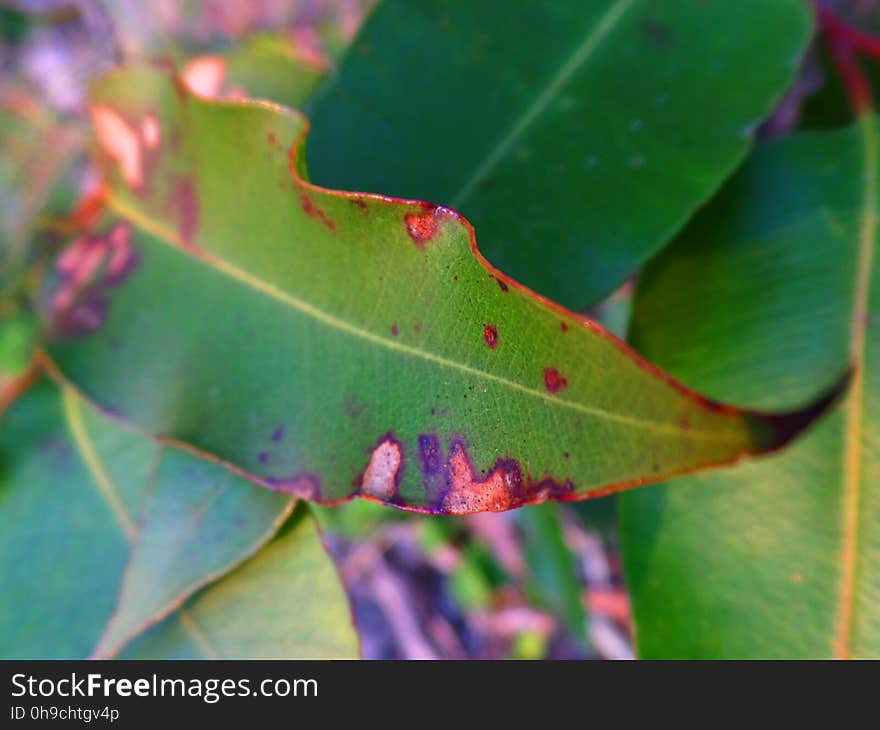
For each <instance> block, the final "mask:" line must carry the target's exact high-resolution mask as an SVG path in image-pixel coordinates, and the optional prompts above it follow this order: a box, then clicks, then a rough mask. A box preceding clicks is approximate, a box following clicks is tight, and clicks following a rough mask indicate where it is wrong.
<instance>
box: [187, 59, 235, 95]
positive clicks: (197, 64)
mask: <svg viewBox="0 0 880 730" xmlns="http://www.w3.org/2000/svg"><path fill="white" fill-rule="evenodd" d="M182 76H183V81H184V83H185V84H186V85H187V87H189V90H190V91H192V93H194V94H196V95H197V96H201V97H204V98H206V99H216V98H217V97H218V96H219V95H220V91H221V89H222V88H223V82H224V81H225V80H226V61H225V60H224V59H223V58H221V57H220V56H199V57H198V58H194V59H193V60H192V61H190V62H189V63H187V64H186V67H185V68H184V69H183V74H182Z"/></svg>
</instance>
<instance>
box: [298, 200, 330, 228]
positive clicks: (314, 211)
mask: <svg viewBox="0 0 880 730" xmlns="http://www.w3.org/2000/svg"><path fill="white" fill-rule="evenodd" d="M299 204H300V206H301V207H302V209H303V211H304V212H305V214H306V215H307V216H309V217H310V218H314V219H315V220H319V221H321V223H323V224H324V227H325V228H326V229H327V230H328V231H330V232H331V233H334V232H335V231H336V223H335V222H334V221H332V220H330V219H329V218H328V217H327V214H326V213H324V211H323V210H322V209H321V208H319V207H318V206H317V205H315V203H314V201H313V200H312V199H311V198H310V197H309V196H308V195H306V194H305V193H300V194H299Z"/></svg>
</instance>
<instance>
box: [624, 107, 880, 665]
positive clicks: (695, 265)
mask: <svg viewBox="0 0 880 730" xmlns="http://www.w3.org/2000/svg"><path fill="white" fill-rule="evenodd" d="M878 164H880V160H878V132H877V122H876V120H875V119H874V118H872V117H870V116H865V117H864V118H863V119H862V121H861V122H860V124H859V126H857V127H854V128H851V129H847V130H844V131H836V132H824V133H811V134H801V135H798V136H795V137H792V138H788V139H785V140H781V141H777V142H773V143H770V144H768V145H767V146H766V147H764V148H762V149H760V150H759V151H758V152H757V153H756V155H755V156H754V158H753V159H752V160H751V161H750V162H749V163H748V164H747V165H746V167H745V168H744V170H743V171H742V173H741V174H740V175H738V176H737V177H736V178H735V179H734V180H733V181H732V182H731V183H730V185H728V186H727V188H726V189H725V191H724V192H723V194H722V195H721V197H720V198H719V199H718V200H717V201H716V202H715V203H713V204H712V205H711V206H710V207H709V208H708V209H707V210H706V211H705V212H704V213H703V214H702V215H700V216H699V218H698V220H697V221H696V222H695V224H694V225H693V226H692V227H691V228H690V229H689V230H688V231H687V233H686V234H685V235H684V236H683V237H682V238H681V240H679V241H677V242H676V243H675V244H674V245H673V246H671V247H670V248H669V249H668V250H667V251H665V252H664V253H663V254H662V255H661V256H660V257H659V258H658V260H657V261H655V262H654V263H653V264H652V265H651V266H649V267H648V270H647V271H646V273H645V275H644V276H643V278H642V279H641V282H640V287H639V290H638V295H637V297H636V304H635V314H634V320H633V331H632V334H633V342H634V343H635V344H636V345H637V347H638V348H639V349H640V350H641V351H642V352H643V353H645V354H646V355H647V356H649V357H651V358H652V359H654V360H656V361H657V362H658V363H659V364H660V365H661V366H663V367H665V368H668V369H669V371H670V372H672V373H675V374H676V375H678V376H679V377H682V378H686V379H687V381H688V382H691V383H694V384H695V385H696V386H697V387H700V388H702V389H704V390H705V391H707V392H708V393H710V394H712V395H713V396H715V397H718V398H728V399H734V400H737V401H738V402H740V401H741V402H746V403H749V404H750V405H752V406H754V407H757V408H773V407H775V406H778V405H780V404H782V403H786V402H791V400H792V399H794V400H797V399H798V398H802V397H803V396H804V395H806V394H808V393H810V392H812V391H813V390H814V389H815V388H816V385H817V384H819V383H823V382H829V381H830V379H832V378H833V376H834V373H836V372H837V371H838V370H839V368H840V367H841V365H842V363H845V362H847V361H850V362H853V363H854V364H855V366H856V367H857V370H856V374H855V376H854V378H853V383H852V387H851V390H850V392H849V393H848V395H847V397H846V399H845V400H844V401H842V402H841V403H840V404H839V405H838V406H837V407H836V408H835V409H834V411H833V413H831V414H830V415H829V416H828V417H827V418H826V419H825V420H824V421H823V422H822V423H821V424H819V425H817V427H816V428H815V429H814V430H812V431H811V432H810V433H809V434H807V435H806V436H805V438H803V439H802V440H800V441H799V442H797V443H795V444H793V445H792V446H791V447H790V448H789V449H788V450H786V451H785V452H783V453H781V454H779V455H776V456H773V457H768V458H766V459H761V460H759V461H755V462H751V463H748V464H743V465H741V466H738V467H736V468H734V469H730V470H726V471H723V472H713V473H709V472H707V473H705V474H703V475H700V476H693V477H688V478H686V479H683V480H681V481H679V482H677V483H675V484H670V485H669V486H663V487H660V488H655V489H651V490H645V491H643V492H642V493H639V494H629V495H625V496H623V498H622V500H621V501H622V505H623V507H622V530H623V538H624V547H625V553H624V556H625V568H626V574H627V582H628V585H629V589H630V591H631V595H632V599H633V607H634V612H635V621H636V638H637V643H638V651H639V654H640V655H641V656H643V657H786V658H798V657H799V658H803V657H868V656H877V655H878V654H880V336H878V327H880V288H878V281H880V276H878V273H880V258H878V257H877V256H876V255H875V253H874V249H875V247H876V241H877V235H878V232H877V216H878V205H880V200H878V189H877V186H878ZM685 343H686V346H685Z"/></svg>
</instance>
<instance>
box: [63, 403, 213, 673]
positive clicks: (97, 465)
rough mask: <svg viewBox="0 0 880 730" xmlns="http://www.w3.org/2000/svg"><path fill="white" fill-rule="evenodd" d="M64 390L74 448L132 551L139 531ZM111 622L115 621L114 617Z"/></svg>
mask: <svg viewBox="0 0 880 730" xmlns="http://www.w3.org/2000/svg"><path fill="white" fill-rule="evenodd" d="M61 388H62V405H63V410H64V418H65V420H66V421H67V425H68V431H69V432H70V435H71V438H72V439H73V442H74V445H75V446H76V449H77V451H78V452H79V455H80V457H81V458H82V460H83V463H84V464H85V466H86V469H87V470H88V472H89V474H90V476H91V477H92V481H93V482H94V483H95V486H96V487H97V489H98V493H99V494H100V495H101V497H102V498H103V499H104V501H105V502H106V503H107V506H108V507H109V508H110V511H111V512H112V513H113V516H114V518H115V519H116V521H117V523H118V524H119V527H120V529H121V530H122V534H123V535H124V537H125V541H126V543H128V545H129V547H132V546H133V544H134V541H135V540H136V539H137V528H136V527H135V525H134V522H133V520H132V519H131V517H130V516H129V514H128V511H127V510H126V509H125V505H124V504H123V502H122V499H121V498H120V497H119V492H118V491H117V489H116V486H115V484H114V483H113V481H112V480H111V479H110V477H109V476H108V474H107V470H106V469H105V467H104V464H103V462H102V461H101V457H100V456H99V455H98V451H97V449H96V448H95V445H94V442H93V441H92V438H91V436H90V435H89V432H88V429H87V428H86V425H85V420H84V419H83V417H82V405H81V402H80V399H79V396H78V395H77V394H76V392H75V391H74V390H73V388H71V387H69V386H61ZM177 611H178V615H179V617H180V623H181V626H183V628H184V631H186V632H187V633H188V634H189V636H190V638H191V639H192V640H193V642H194V643H195V644H196V646H198V648H199V650H200V651H201V652H202V653H203V654H205V655H206V658H208V659H216V658H219V654H218V653H217V652H216V651H214V650H213V647H212V645H211V643H210V641H209V640H208V639H207V637H206V636H205V635H204V633H203V632H202V631H201V629H200V628H199V626H198V624H197V623H196V620H195V619H194V618H193V617H192V616H191V615H190V613H189V612H188V611H187V610H186V609H185V608H184V607H183V606H181V607H180V608H178V609H177ZM110 620H112V616H111V619H110ZM105 630H106V627H105ZM99 644H100V640H99Z"/></svg>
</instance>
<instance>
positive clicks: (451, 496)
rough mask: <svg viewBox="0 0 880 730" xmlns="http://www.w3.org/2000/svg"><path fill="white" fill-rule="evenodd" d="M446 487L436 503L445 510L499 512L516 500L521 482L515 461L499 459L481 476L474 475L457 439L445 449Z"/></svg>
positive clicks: (456, 512)
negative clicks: (446, 453) (446, 464)
mask: <svg viewBox="0 0 880 730" xmlns="http://www.w3.org/2000/svg"><path fill="white" fill-rule="evenodd" d="M447 477H448V479H447V489H446V491H445V493H444V494H443V498H442V501H441V502H440V504H439V505H438V506H439V508H440V511H442V512H444V513H446V514H466V513H469V512H503V511H505V510H508V509H510V508H511V507H513V506H515V505H516V504H517V502H518V496H519V492H520V489H521V486H522V475H521V474H520V467H519V464H518V463H517V462H515V461H513V460H511V459H499V460H498V461H497V462H496V463H495V466H494V467H493V468H492V470H491V471H490V472H489V473H488V474H487V475H486V477H485V479H477V478H476V476H475V474H474V470H473V467H472V465H471V462H470V458H469V457H468V455H467V452H466V451H465V448H464V445H463V444H461V443H460V442H457V441H456V442H453V444H452V446H451V448H450V451H449V465H448V474H447Z"/></svg>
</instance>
